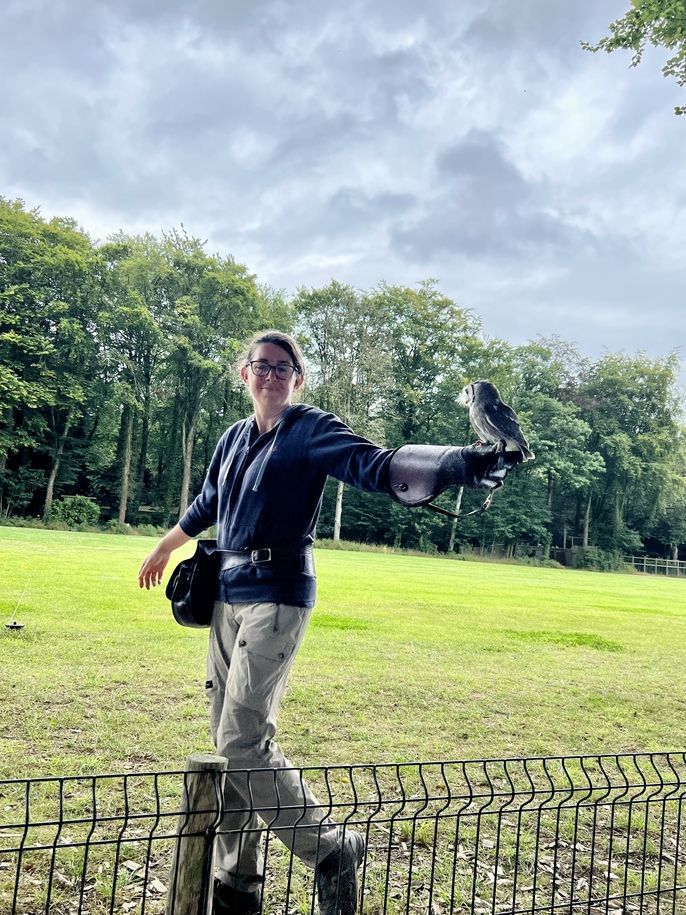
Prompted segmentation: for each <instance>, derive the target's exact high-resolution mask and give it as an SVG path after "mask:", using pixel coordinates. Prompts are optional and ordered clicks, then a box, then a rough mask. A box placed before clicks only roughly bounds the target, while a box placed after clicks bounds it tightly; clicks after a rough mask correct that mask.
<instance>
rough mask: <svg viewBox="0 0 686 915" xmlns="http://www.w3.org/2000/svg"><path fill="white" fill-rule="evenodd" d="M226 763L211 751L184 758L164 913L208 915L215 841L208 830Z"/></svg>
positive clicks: (212, 823)
mask: <svg viewBox="0 0 686 915" xmlns="http://www.w3.org/2000/svg"><path fill="white" fill-rule="evenodd" d="M227 765H228V761H227V760H226V759H225V758H224V757H223V756H214V755H212V754H211V753H194V754H192V755H191V756H189V757H188V759H187V760H186V774H185V776H184V792H183V799H182V802H181V816H180V817H179V824H178V827H177V830H176V845H175V847H174V857H173V861H172V871H171V878H170V881H169V895H168V896H167V911H166V915H208V913H209V912H211V910H212V861H213V844H214V842H213V837H212V835H211V834H208V830H210V828H211V827H212V826H216V825H217V824H218V820H219V812H220V809H221V775H222V773H223V772H225V771H226V767H227Z"/></svg>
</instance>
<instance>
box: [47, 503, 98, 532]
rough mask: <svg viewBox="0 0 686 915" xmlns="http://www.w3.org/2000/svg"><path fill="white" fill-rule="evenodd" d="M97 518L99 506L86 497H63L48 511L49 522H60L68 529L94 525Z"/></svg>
mask: <svg viewBox="0 0 686 915" xmlns="http://www.w3.org/2000/svg"><path fill="white" fill-rule="evenodd" d="M99 517H100V506H99V505H98V504H97V502H94V501H93V500H92V499H89V498H88V497H87V496H63V497H62V498H61V499H59V500H58V501H57V502H53V504H52V507H51V509H50V520H51V521H61V522H62V523H63V524H66V525H68V526H69V527H73V526H74V525H76V524H95V522H96V521H97V520H98V518H99Z"/></svg>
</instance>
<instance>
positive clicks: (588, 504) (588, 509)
mask: <svg viewBox="0 0 686 915" xmlns="http://www.w3.org/2000/svg"><path fill="white" fill-rule="evenodd" d="M590 526H591V493H590V492H589V494H588V501H587V502H586V511H585V512H584V537H583V540H582V541H581V543H582V546H584V547H587V546H588V530H589V528H590Z"/></svg>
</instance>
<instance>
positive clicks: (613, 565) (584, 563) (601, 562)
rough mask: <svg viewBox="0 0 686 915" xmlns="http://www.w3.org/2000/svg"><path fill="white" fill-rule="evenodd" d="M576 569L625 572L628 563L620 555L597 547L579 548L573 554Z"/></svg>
mask: <svg viewBox="0 0 686 915" xmlns="http://www.w3.org/2000/svg"><path fill="white" fill-rule="evenodd" d="M572 565H573V566H574V568H575V569H595V570H596V571H598V572H624V571H625V570H626V563H625V562H624V560H623V559H622V557H621V555H620V554H619V553H609V552H606V551H605V550H601V549H600V548H599V547H597V546H584V547H577V548H576V549H575V550H574V551H573V553H572Z"/></svg>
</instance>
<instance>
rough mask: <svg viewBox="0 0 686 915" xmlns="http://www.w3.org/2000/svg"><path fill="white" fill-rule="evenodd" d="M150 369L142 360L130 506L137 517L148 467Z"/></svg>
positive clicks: (148, 363) (148, 358) (147, 363)
mask: <svg viewBox="0 0 686 915" xmlns="http://www.w3.org/2000/svg"><path fill="white" fill-rule="evenodd" d="M151 372H152V369H151V368H150V357H149V356H147V358H144V385H145V386H144V388H143V414H142V419H141V445H140V451H139V453H138V461H137V465H136V489H135V492H134V496H133V502H132V504H131V514H132V515H134V516H137V515H138V509H139V507H140V504H141V501H142V499H143V487H144V486H145V468H146V467H147V465H148V442H149V441H150V409H151V404H150V386H151V383H152V375H151Z"/></svg>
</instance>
